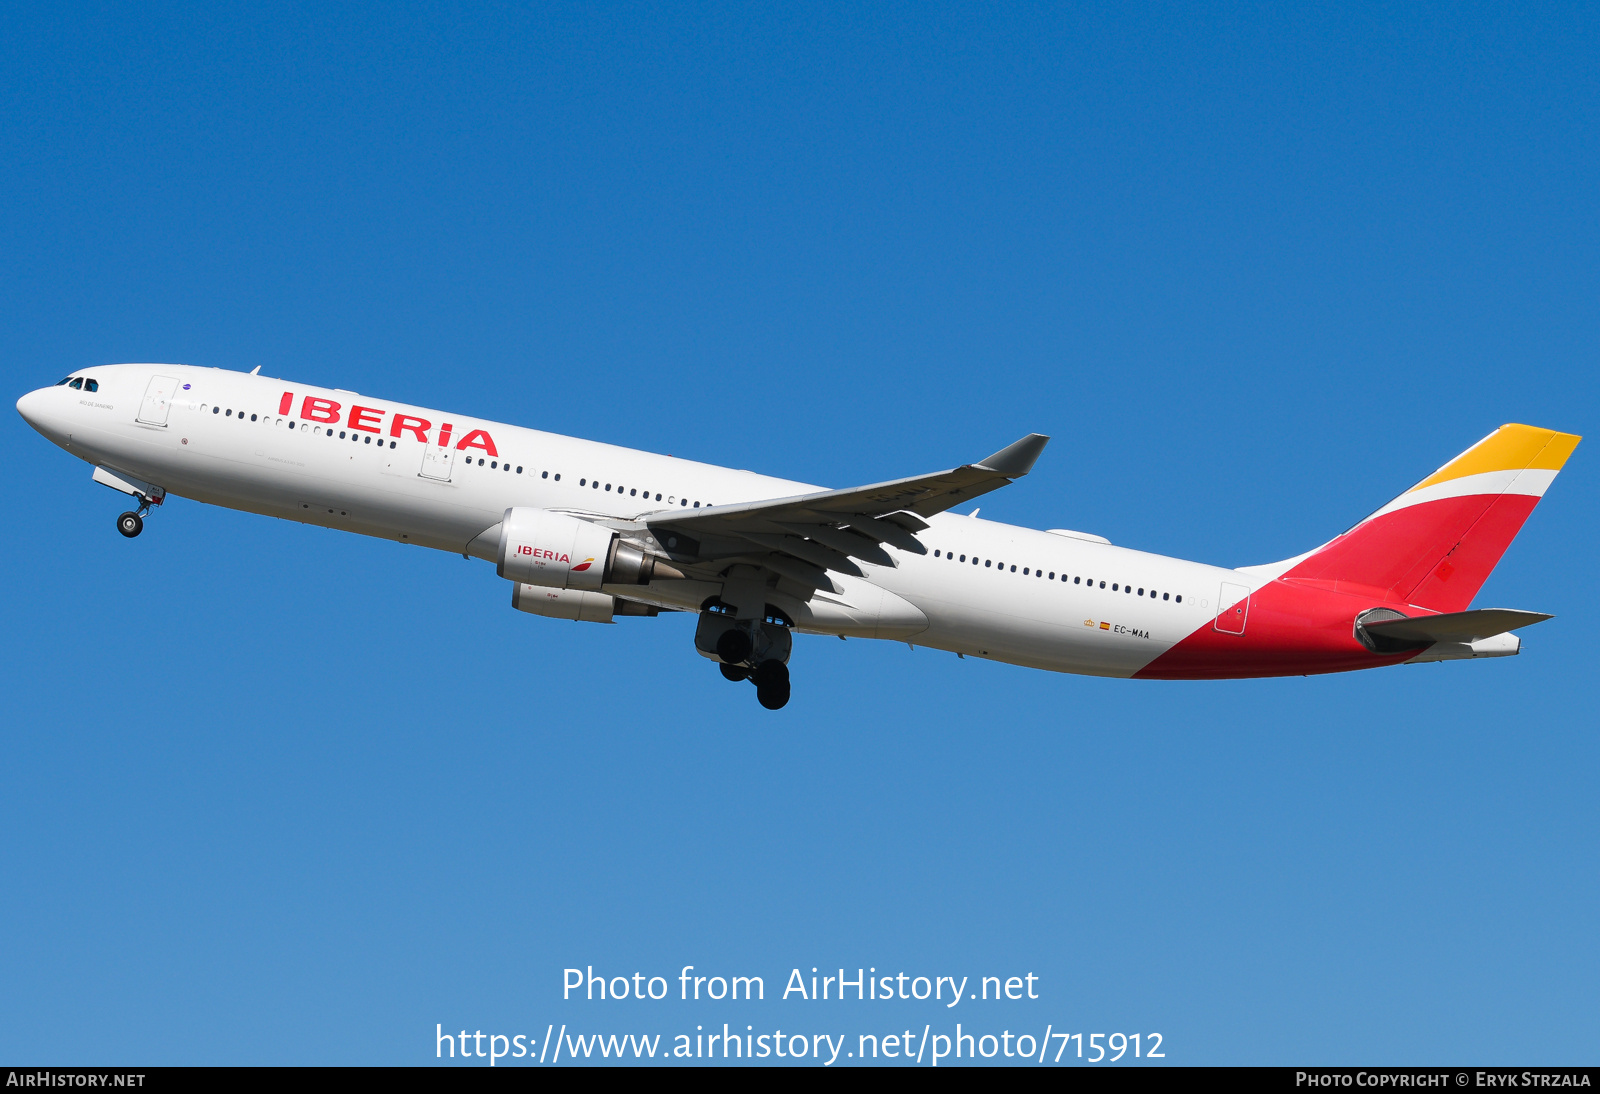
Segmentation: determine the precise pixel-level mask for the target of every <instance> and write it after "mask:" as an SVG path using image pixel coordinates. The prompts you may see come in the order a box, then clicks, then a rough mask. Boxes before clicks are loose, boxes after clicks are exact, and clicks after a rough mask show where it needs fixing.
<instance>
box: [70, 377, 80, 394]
mask: <svg viewBox="0 0 1600 1094" xmlns="http://www.w3.org/2000/svg"><path fill="white" fill-rule="evenodd" d="M67 386H68V387H70V388H76V389H78V390H80V391H81V390H82V389H83V377H81V376H80V377H79V378H78V379H76V380H74V381H72V383H70V384H68V385H67Z"/></svg>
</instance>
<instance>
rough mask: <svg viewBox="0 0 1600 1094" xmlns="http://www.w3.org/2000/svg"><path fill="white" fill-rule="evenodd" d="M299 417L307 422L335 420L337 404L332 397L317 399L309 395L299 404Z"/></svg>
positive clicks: (337, 416)
mask: <svg viewBox="0 0 1600 1094" xmlns="http://www.w3.org/2000/svg"><path fill="white" fill-rule="evenodd" d="M300 417H302V418H304V419H305V420H306V421H308V422H337V421H338V420H339V404H338V403H336V402H334V401H333V400H332V399H318V398H315V397H313V396H311V395H307V396H306V397H305V401H304V402H302V403H301V404H300Z"/></svg>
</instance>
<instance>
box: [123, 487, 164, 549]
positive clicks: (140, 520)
mask: <svg viewBox="0 0 1600 1094" xmlns="http://www.w3.org/2000/svg"><path fill="white" fill-rule="evenodd" d="M134 496H135V497H136V498H138V499H139V511H138V512H136V513H123V514H122V515H121V516H119V517H117V531H119V532H121V533H122V534H123V535H125V536H127V537H128V538H129V539H132V538H133V537H134V536H136V535H138V534H139V533H140V532H142V531H144V515H145V514H146V513H148V512H150V507H151V506H152V505H160V504H161V503H162V502H164V501H166V500H167V499H166V495H162V496H161V497H159V498H153V497H151V496H150V495H149V494H135V495H134Z"/></svg>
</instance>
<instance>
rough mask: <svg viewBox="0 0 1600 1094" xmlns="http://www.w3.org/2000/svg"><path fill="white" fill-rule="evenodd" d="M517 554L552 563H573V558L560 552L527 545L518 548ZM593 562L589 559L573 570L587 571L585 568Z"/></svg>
mask: <svg viewBox="0 0 1600 1094" xmlns="http://www.w3.org/2000/svg"><path fill="white" fill-rule="evenodd" d="M517 554H519V555H522V556H523V557H525V558H542V559H547V560H548V561H550V562H571V561H572V556H571V555H564V554H562V553H561V552H560V551H547V550H545V549H544V548H543V547H530V546H529V545H528V544H526V543H524V544H521V545H520V546H518V547H517ZM593 561H594V559H592V558H591V559H588V560H587V561H585V562H584V564H583V565H582V566H574V567H573V569H575V570H582V569H585V568H587V567H588V565H589V563H590V562H593Z"/></svg>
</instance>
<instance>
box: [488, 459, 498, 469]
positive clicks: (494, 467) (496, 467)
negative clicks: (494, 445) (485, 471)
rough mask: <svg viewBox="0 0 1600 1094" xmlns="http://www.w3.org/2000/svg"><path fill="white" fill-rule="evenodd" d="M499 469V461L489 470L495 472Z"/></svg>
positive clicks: (490, 466) (492, 464) (491, 465)
mask: <svg viewBox="0 0 1600 1094" xmlns="http://www.w3.org/2000/svg"><path fill="white" fill-rule="evenodd" d="M499 467H500V461H499V460H495V461H494V462H493V463H491V464H490V465H489V470H490V471H495V470H498V469H499Z"/></svg>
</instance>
